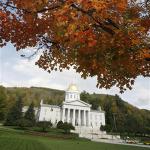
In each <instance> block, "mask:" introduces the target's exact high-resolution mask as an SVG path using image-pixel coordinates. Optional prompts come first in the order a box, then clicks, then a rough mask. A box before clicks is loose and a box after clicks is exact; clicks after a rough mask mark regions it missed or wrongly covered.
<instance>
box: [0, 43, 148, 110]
mask: <svg viewBox="0 0 150 150" xmlns="http://www.w3.org/2000/svg"><path fill="white" fill-rule="evenodd" d="M20 54H22V52H16V51H15V48H14V47H13V46H11V45H10V44H9V45H7V46H6V47H4V48H2V49H0V85H3V86H6V87H14V86H15V87H30V86H37V87H48V88H53V89H60V90H66V88H67V87H68V85H69V84H70V83H72V82H73V83H76V84H77V85H78V87H79V90H80V91H83V90H85V91H87V92H90V93H93V92H95V93H103V94H111V95H115V94H118V95H120V97H121V98H122V99H123V100H125V101H127V102H129V103H131V104H133V105H135V106H137V107H139V108H144V109H149V110H150V78H143V77H138V78H137V79H136V82H135V85H134V86H133V89H132V90H131V91H130V90H128V91H126V92H125V93H123V94H120V93H119V90H118V89H117V88H111V89H110V90H105V89H97V88H96V83H97V81H96V78H88V79H86V80H84V79H81V77H80V75H79V74H78V73H75V71H74V70H69V71H63V72H59V71H57V72H55V71H54V72H52V73H51V74H49V73H47V72H46V71H44V70H42V69H40V68H38V66H35V64H34V63H35V59H36V58H34V59H33V60H30V61H29V60H26V59H23V58H21V57H20Z"/></svg>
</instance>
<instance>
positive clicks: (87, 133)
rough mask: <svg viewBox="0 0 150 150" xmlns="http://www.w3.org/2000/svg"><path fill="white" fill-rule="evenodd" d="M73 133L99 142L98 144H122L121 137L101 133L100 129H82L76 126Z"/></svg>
mask: <svg viewBox="0 0 150 150" xmlns="http://www.w3.org/2000/svg"><path fill="white" fill-rule="evenodd" d="M72 132H73V133H77V134H79V137H81V138H87V139H90V140H92V141H97V142H109V141H110V142H112V143H113V142H118V143H120V142H122V140H121V139H120V136H117V135H108V134H106V132H105V131H100V130H99V129H98V128H97V129H95V128H94V129H93V128H92V127H82V126H81V127H80V126H76V127H75V130H74V131H72Z"/></svg>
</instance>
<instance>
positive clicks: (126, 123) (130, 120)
mask: <svg viewBox="0 0 150 150" xmlns="http://www.w3.org/2000/svg"><path fill="white" fill-rule="evenodd" d="M3 89H5V94H6V97H7V98H6V99H7V108H10V107H11V106H12V105H13V103H14V102H15V101H16V99H17V97H18V96H21V97H22V99H23V103H24V105H29V104H30V103H31V102H32V101H33V102H34V104H35V106H39V103H40V101H41V99H43V100H44V103H47V104H56V105H60V104H61V103H62V101H63V100H64V98H65V97H64V96H65V91H61V90H56V89H49V88H41V87H31V88H25V87H24V88H19V87H18V88H16V87H11V88H10V87H9V88H3ZM81 100H83V101H85V102H88V103H90V104H92V109H98V107H99V106H101V107H102V109H103V110H104V111H105V113H106V124H107V130H108V131H109V132H110V131H111V130H112V129H113V131H115V130H117V131H119V132H124V131H125V130H127V131H130V132H133V131H134V132H135V131H137V132H142V133H143V132H147V133H149V132H150V111H148V110H140V109H138V108H136V107H135V106H133V105H131V104H129V103H127V102H125V101H123V100H122V99H121V98H120V97H119V96H118V95H114V96H112V95H105V94H95V93H93V94H89V93H87V92H85V91H84V92H82V93H81ZM114 117H115V122H114ZM115 126H117V129H116V127H115Z"/></svg>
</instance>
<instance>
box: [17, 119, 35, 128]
mask: <svg viewBox="0 0 150 150" xmlns="http://www.w3.org/2000/svg"><path fill="white" fill-rule="evenodd" d="M16 125H17V126H18V127H20V128H21V129H25V128H26V127H31V126H32V123H31V122H30V121H29V120H27V119H24V118H22V119H19V120H17V121H16Z"/></svg>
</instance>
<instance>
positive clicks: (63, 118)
mask: <svg viewBox="0 0 150 150" xmlns="http://www.w3.org/2000/svg"><path fill="white" fill-rule="evenodd" d="M64 120H65V108H63V109H62V120H61V121H62V122H64Z"/></svg>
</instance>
